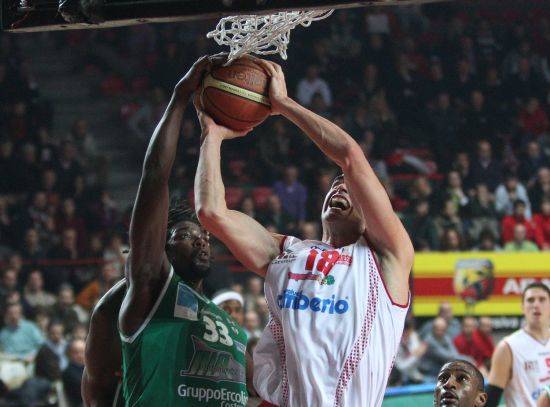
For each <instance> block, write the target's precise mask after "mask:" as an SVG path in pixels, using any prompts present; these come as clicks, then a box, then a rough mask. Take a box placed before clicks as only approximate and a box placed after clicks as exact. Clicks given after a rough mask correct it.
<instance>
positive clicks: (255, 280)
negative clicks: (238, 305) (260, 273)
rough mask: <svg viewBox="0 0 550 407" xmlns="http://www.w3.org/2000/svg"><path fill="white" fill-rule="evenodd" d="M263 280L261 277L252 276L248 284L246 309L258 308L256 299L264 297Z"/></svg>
mask: <svg viewBox="0 0 550 407" xmlns="http://www.w3.org/2000/svg"><path fill="white" fill-rule="evenodd" d="M263 285H264V283H263V280H262V279H261V278H260V277H256V276H253V277H250V278H249V279H248V281H247V284H246V291H245V295H244V308H245V310H246V311H250V310H255V309H256V299H257V298H263V297H264V296H263V294H262V293H263Z"/></svg>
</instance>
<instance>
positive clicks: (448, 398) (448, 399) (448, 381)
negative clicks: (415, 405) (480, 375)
mask: <svg viewBox="0 0 550 407" xmlns="http://www.w3.org/2000/svg"><path fill="white" fill-rule="evenodd" d="M477 389H478V383H477V379H476V376H475V375H474V374H473V373H472V372H471V371H470V369H468V368H467V367H466V366H464V365H463V364H460V363H453V362H451V363H447V364H446V365H445V366H443V368H442V369H441V371H440V372H439V376H438V377H437V384H436V386H435V392H434V406H435V407H447V406H453V407H482V406H484V405H485V401H486V398H487V396H486V394H485V393H481V392H479V391H478V390H477Z"/></svg>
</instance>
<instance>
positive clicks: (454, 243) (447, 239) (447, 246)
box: [440, 227, 465, 252]
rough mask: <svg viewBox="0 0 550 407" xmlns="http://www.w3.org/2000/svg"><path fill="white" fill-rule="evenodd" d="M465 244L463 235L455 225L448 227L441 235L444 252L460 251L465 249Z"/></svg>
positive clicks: (441, 247) (441, 246)
mask: <svg viewBox="0 0 550 407" xmlns="http://www.w3.org/2000/svg"><path fill="white" fill-rule="evenodd" d="M464 248H465V245H464V241H463V239H462V235H461V234H460V233H459V231H458V230H457V229H455V228H454V227H450V228H447V229H445V230H444V231H443V236H441V243H440V249H441V251H442V252H460V251H462V250H464Z"/></svg>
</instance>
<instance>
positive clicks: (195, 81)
mask: <svg viewBox="0 0 550 407" xmlns="http://www.w3.org/2000/svg"><path fill="white" fill-rule="evenodd" d="M208 63H209V59H208V58H207V57H203V58H201V59H199V60H198V61H197V62H196V63H195V64H194V65H193V66H192V67H191V69H190V70H189V71H188V72H187V74H186V75H185V76H184V77H183V79H182V80H181V81H180V82H179V83H178V84H177V85H176V87H175V89H174V93H173V94H172V98H171V99H170V102H169V103H168V107H167V108H166V111H165V112H164V115H163V116H162V118H161V120H160V122H159V124H158V125H157V127H156V129H155V131H154V133H153V136H152V137H151V140H150V142H149V146H148V148H147V153H146V155H145V161H144V163H143V170H142V174H141V180H140V183H139V188H138V194H137V198H136V201H135V204H134V209H133V212H132V219H131V222H130V255H129V257H128V261H127V268H126V274H127V279H128V285H129V287H128V294H127V295H126V298H125V300H124V303H123V307H122V312H121V319H120V323H121V324H120V326H121V329H122V331H123V332H124V333H125V334H132V333H133V332H135V330H136V329H137V328H138V327H139V326H140V325H141V324H142V322H143V320H144V318H145V317H146V316H147V314H148V313H149V311H150V309H151V308H152V306H153V304H154V302H155V300H156V298H157V296H158V294H159V292H160V289H161V286H162V284H163V283H164V281H165V280H166V278H167V275H168V272H169V267H170V266H169V264H168V260H167V258H166V254H165V252H164V246H165V243H166V226H167V222H168V206H169V192H168V180H169V178H170V173H171V172H172V166H173V164H174V159H175V158H176V151H177V146H178V140H179V135H180V128H181V122H182V118H183V113H184V111H185V107H186V105H187V103H188V101H189V99H190V97H191V95H192V94H193V92H194V91H195V89H196V88H197V87H198V85H199V83H200V79H201V77H202V73H203V72H204V70H205V69H206V67H207V66H208Z"/></svg>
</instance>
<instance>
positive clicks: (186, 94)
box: [105, 57, 248, 407]
mask: <svg viewBox="0 0 550 407" xmlns="http://www.w3.org/2000/svg"><path fill="white" fill-rule="evenodd" d="M215 62H216V57H203V58H201V59H199V60H198V61H197V62H196V63H195V64H194V65H193V66H192V67H191V69H190V70H189V72H187V74H186V75H185V76H184V77H183V79H181V80H180V82H179V83H178V84H177V85H176V87H175V89H174V93H173V95H172V98H171V100H170V102H169V104H168V107H167V109H166V112H165V113H164V115H163V117H162V119H161V120H160V123H159V124H158V125H157V128H156V129H155V132H154V134H153V136H152V137H151V140H150V142H149V147H148V149H147V153H146V156H145V162H144V164H143V172H142V176H141V181H140V184H139V189H138V194H137V198H136V201H135V204H134V208H133V213H132V219H131V222H130V254H129V257H128V261H127V265H126V279H127V285H128V290H127V292H126V295H125V297H124V300H123V302H122V306H121V309H120V316H119V329H120V336H121V339H122V365H123V381H122V382H123V386H122V387H123V392H124V399H125V401H126V405H127V406H147V407H154V406H206V407H210V406H211V407H213V406H216V407H220V406H226V407H229V406H232V407H233V406H234V407H237V406H243V407H244V406H246V403H247V399H248V393H247V386H246V365H247V361H246V354H245V349H246V342H247V338H246V333H245V332H244V331H243V329H242V328H241V327H240V326H239V325H238V324H237V323H236V322H235V321H234V320H233V319H232V318H231V317H230V316H229V315H227V313H225V312H224V311H222V310H221V309H220V308H218V307H217V306H216V305H214V304H213V303H212V302H211V301H210V300H208V299H207V298H206V297H204V296H203V295H202V294H201V291H202V281H203V279H204V277H205V276H206V275H207V273H208V271H209V269H210V243H209V236H208V233H207V232H206V231H205V230H204V229H203V228H202V227H201V226H200V225H199V224H198V223H197V222H196V221H195V219H194V217H193V216H194V213H193V211H192V210H190V208H182V207H176V208H173V209H170V210H169V191H168V180H169V178H170V173H171V170H172V165H173V163H174V159H175V156H176V150H177V144H178V139H179V135H180V128H181V122H182V117H183V114H184V110H185V108H186V105H187V102H188V101H189V99H190V97H191V95H192V94H193V93H194V92H195V90H196V89H197V87H198V86H199V83H200V81H201V78H202V76H203V74H204V72H205V71H206V70H207V69H209V67H210V66H211V64H212V63H215ZM105 352H108V350H105Z"/></svg>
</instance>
